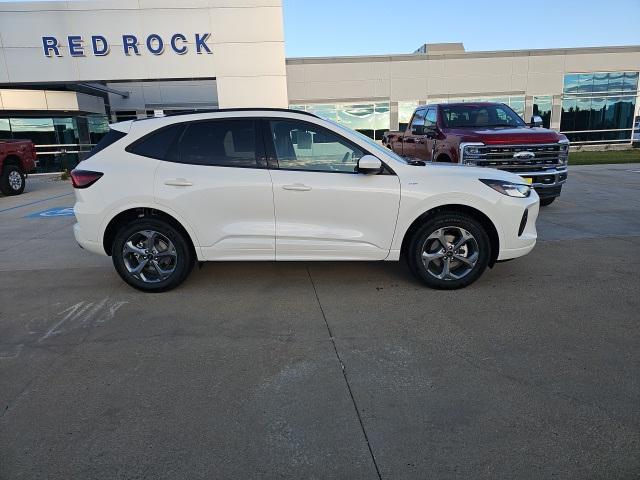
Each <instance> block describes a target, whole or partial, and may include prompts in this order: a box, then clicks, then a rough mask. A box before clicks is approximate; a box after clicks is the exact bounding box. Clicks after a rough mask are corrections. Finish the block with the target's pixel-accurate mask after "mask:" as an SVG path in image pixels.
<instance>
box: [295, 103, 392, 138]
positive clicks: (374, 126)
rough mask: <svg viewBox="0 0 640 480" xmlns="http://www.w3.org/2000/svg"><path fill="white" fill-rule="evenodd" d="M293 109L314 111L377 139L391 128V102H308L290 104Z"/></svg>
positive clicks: (321, 116) (320, 115)
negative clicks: (304, 103) (305, 103)
mask: <svg viewBox="0 0 640 480" xmlns="http://www.w3.org/2000/svg"><path fill="white" fill-rule="evenodd" d="M289 108H291V109H292V110H302V111H306V112H310V113H313V114H314V115H317V116H318V117H320V118H324V119H326V120H332V121H334V122H337V123H340V124H341V125H344V126H345V127H349V128H351V129H353V130H356V131H358V132H360V133H363V134H364V135H366V136H368V137H370V138H373V139H375V140H382V136H383V135H384V132H386V131H387V130H389V125H390V118H389V102H376V103H364V102H363V103H353V104H324V103H316V104H308V105H301V104H296V105H290V106H289Z"/></svg>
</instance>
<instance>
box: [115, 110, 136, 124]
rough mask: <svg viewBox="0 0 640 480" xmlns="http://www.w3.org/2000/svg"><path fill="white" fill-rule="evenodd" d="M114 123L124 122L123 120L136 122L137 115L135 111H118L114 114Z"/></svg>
mask: <svg viewBox="0 0 640 480" xmlns="http://www.w3.org/2000/svg"><path fill="white" fill-rule="evenodd" d="M115 116H116V122H124V121H125V120H136V119H137V118H138V114H137V113H136V111H135V110H120V111H118V112H115Z"/></svg>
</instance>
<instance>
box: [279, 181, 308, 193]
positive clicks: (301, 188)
mask: <svg viewBox="0 0 640 480" xmlns="http://www.w3.org/2000/svg"><path fill="white" fill-rule="evenodd" d="M282 188H283V189H285V190H295V191H297V192H308V191H309V190H311V187H310V186H309V185H304V184H302V183H294V184H293V185H283V186H282Z"/></svg>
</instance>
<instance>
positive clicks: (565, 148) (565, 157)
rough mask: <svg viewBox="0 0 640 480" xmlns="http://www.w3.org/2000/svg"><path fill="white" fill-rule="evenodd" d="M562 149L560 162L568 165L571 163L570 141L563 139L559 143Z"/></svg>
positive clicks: (559, 155)
mask: <svg viewBox="0 0 640 480" xmlns="http://www.w3.org/2000/svg"><path fill="white" fill-rule="evenodd" d="M558 144H559V145H560V148H559V149H558V161H559V162H560V163H562V164H566V163H567V162H568V161H569V140H567V139H566V138H563V139H562V140H560V141H559V142H558Z"/></svg>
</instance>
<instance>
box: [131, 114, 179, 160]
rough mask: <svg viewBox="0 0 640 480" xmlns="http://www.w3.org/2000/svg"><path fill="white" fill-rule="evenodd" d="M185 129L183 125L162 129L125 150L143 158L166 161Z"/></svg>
mask: <svg viewBox="0 0 640 480" xmlns="http://www.w3.org/2000/svg"><path fill="white" fill-rule="evenodd" d="M183 129H184V124H183V123H177V124H175V125H170V126H168V127H163V128H160V129H158V130H156V131H154V132H152V133H150V134H148V135H145V136H144V137H142V138H141V139H140V140H137V141H135V142H133V143H132V144H131V145H129V146H128V147H127V148H126V149H125V150H126V151H127V152H129V153H134V154H136V155H142V156H143V157H150V158H156V159H158V160H165V159H166V158H167V152H168V150H169V148H170V147H171V145H173V143H174V142H175V141H176V139H177V138H178V137H179V136H180V134H181V132H182V130H183Z"/></svg>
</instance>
